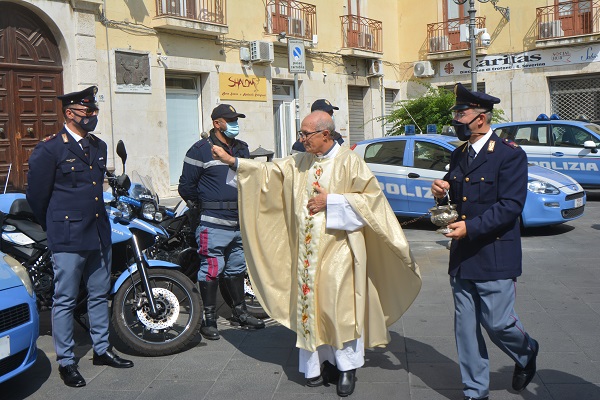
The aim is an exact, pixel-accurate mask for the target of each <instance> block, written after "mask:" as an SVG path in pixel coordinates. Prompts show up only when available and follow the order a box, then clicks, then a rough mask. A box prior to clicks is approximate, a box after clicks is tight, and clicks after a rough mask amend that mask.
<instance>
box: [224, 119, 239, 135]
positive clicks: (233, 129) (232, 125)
mask: <svg viewBox="0 0 600 400" xmlns="http://www.w3.org/2000/svg"><path fill="white" fill-rule="evenodd" d="M239 133H240V124H239V123H238V122H237V121H233V122H227V129H226V130H225V131H224V132H223V134H224V135H225V136H227V137H228V138H230V139H233V138H234V137H236V136H237V135H239Z"/></svg>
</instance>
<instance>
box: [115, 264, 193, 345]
mask: <svg viewBox="0 0 600 400" xmlns="http://www.w3.org/2000/svg"><path fill="white" fill-rule="evenodd" d="M148 280H149V282H150V287H151V288H152V294H153V297H154V302H155V304H156V308H157V311H158V313H157V315H152V314H151V313H150V307H149V304H148V300H147V297H146V293H145V291H144V288H143V286H142V283H141V280H140V275H139V273H137V272H136V273H135V274H134V275H133V276H132V277H131V278H128V279H127V280H126V281H125V282H124V283H123V285H122V286H121V287H120V288H119V290H118V291H117V293H116V295H115V297H114V299H113V302H112V308H113V309H112V317H111V318H112V325H113V328H114V330H115V333H116V334H117V336H119V338H120V339H121V340H122V341H123V343H125V344H126V345H127V346H129V347H130V348H131V349H132V350H134V351H135V352H137V353H139V354H140V355H143V356H164V355H169V354H173V353H177V352H179V351H181V350H184V349H185V348H186V347H187V345H188V344H189V343H190V342H191V341H192V339H194V337H195V336H196V334H197V333H198V331H199V330H200V324H201V322H202V308H203V307H202V299H201V297H200V293H199V292H198V289H197V288H196V287H195V286H194V284H193V283H192V282H191V281H190V280H189V279H188V278H187V277H186V276H185V275H183V274H182V273H181V272H179V271H175V270H170V269H162V268H155V269H149V270H148Z"/></svg>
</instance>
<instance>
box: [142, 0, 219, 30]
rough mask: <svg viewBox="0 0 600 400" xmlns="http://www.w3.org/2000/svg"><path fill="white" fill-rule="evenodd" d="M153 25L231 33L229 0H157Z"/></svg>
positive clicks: (163, 27) (175, 28)
mask: <svg viewBox="0 0 600 400" xmlns="http://www.w3.org/2000/svg"><path fill="white" fill-rule="evenodd" d="M152 27H153V28H155V29H167V30H175V31H182V32H188V33H197V34H203V35H210V36H219V35H223V34H226V33H229V28H228V27H227V0H156V17H154V18H153V20H152Z"/></svg>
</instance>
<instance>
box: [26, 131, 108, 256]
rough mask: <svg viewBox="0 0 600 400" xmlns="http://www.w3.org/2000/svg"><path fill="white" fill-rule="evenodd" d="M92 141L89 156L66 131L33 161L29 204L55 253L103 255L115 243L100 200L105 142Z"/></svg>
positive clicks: (41, 148) (35, 154)
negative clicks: (91, 252)
mask: <svg viewBox="0 0 600 400" xmlns="http://www.w3.org/2000/svg"><path fill="white" fill-rule="evenodd" d="M88 137H89V141H90V154H89V157H86V155H85V154H84V152H83V150H82V149H81V147H80V146H79V144H78V143H77V141H75V139H74V138H73V137H72V136H71V135H70V134H69V132H67V130H66V129H64V128H63V130H61V131H60V132H59V133H58V134H57V135H54V136H51V137H49V138H47V139H45V140H43V141H42V142H40V143H39V144H38V145H37V146H36V147H35V149H34V150H33V152H32V154H31V156H30V157H29V172H28V174H27V181H28V187H27V201H28V202H29V205H30V206H31V208H32V209H33V212H34V214H35V216H36V218H37V219H38V221H39V222H40V224H41V225H42V227H43V228H44V230H45V231H46V232H47V235H48V247H49V248H50V250H51V251H53V252H77V251H86V250H99V249H100V248H101V246H102V247H104V246H108V245H110V243H111V238H110V235H111V233H110V232H111V229H110V223H109V221H108V215H107V213H106V209H105V208H104V201H103V197H102V183H103V181H104V174H105V172H106V154H107V151H106V143H104V142H103V141H102V140H100V139H98V138H97V137H96V136H94V135H91V134H90V135H88Z"/></svg>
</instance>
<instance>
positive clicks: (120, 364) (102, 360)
mask: <svg viewBox="0 0 600 400" xmlns="http://www.w3.org/2000/svg"><path fill="white" fill-rule="evenodd" d="M93 364H94V365H108V366H109V367H113V368H131V367H133V362H132V361H129V360H124V359H122V358H121V357H119V356H118V355H116V354H115V353H113V352H112V351H110V350H106V353H104V354H102V355H99V354H96V352H95V351H94V361H93Z"/></svg>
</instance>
